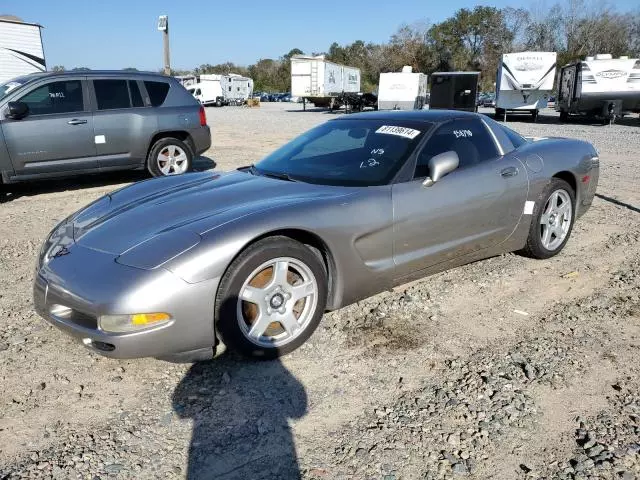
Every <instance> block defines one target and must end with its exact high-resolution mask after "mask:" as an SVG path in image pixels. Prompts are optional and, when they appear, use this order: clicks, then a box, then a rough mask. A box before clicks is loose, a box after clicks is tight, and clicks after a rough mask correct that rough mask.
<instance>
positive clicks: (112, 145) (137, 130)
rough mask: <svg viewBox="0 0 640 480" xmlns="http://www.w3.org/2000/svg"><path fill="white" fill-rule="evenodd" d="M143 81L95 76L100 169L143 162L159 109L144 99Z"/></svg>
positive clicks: (96, 124) (95, 110) (94, 97)
mask: <svg viewBox="0 0 640 480" xmlns="http://www.w3.org/2000/svg"><path fill="white" fill-rule="evenodd" d="M140 84H141V82H139V81H137V80H133V79H126V78H113V77H109V78H92V80H91V85H92V86H93V89H92V92H93V102H94V103H93V104H94V114H93V118H94V132H95V138H96V149H97V154H98V157H97V160H98V166H99V167H100V169H103V170H108V169H111V168H113V169H119V168H122V167H127V166H141V165H143V164H144V162H145V160H146V154H147V148H148V147H149V142H150V140H151V135H152V134H153V132H155V131H157V128H158V119H157V113H156V112H155V111H154V109H153V108H149V106H147V102H145V101H144V100H143V95H142V93H141V92H142V90H141V85H140Z"/></svg>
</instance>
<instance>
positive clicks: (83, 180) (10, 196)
mask: <svg viewBox="0 0 640 480" xmlns="http://www.w3.org/2000/svg"><path fill="white" fill-rule="evenodd" d="M215 166H216V162H215V161H214V160H213V159H212V158H209V157H204V156H199V157H196V158H194V159H193V170H194V171H196V172H200V171H204V170H211V169H213V168H215ZM148 178H151V176H150V175H149V173H148V172H147V171H146V170H124V171H118V172H106V173H91V174H87V175H80V176H74V177H66V178H59V179H58V178H56V179H51V180H37V181H32V182H24V183H13V184H9V185H0V203H5V202H11V201H13V200H16V199H18V198H21V197H33V196H36V195H41V194H45V193H55V192H65V191H73V190H83V189H85V188H96V187H109V186H114V187H115V186H117V185H121V184H126V183H135V182H139V181H141V180H146V179H148Z"/></svg>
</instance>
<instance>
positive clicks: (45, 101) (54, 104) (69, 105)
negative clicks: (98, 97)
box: [20, 80, 84, 115]
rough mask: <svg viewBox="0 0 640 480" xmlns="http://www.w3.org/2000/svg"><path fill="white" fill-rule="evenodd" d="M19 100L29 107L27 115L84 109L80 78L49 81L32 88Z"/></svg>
mask: <svg viewBox="0 0 640 480" xmlns="http://www.w3.org/2000/svg"><path fill="white" fill-rule="evenodd" d="M20 101H21V102H22V103H26V104H27V105H28V107H29V115H50V114H53V113H71V112H82V111H84V97H83V94H82V82H81V81H80V80H67V81H61V82H51V83H47V84H46V85H42V86H41V87H38V88H36V89H35V90H32V91H31V92H29V93H27V94H26V95H25V96H23V97H22V98H21V99H20Z"/></svg>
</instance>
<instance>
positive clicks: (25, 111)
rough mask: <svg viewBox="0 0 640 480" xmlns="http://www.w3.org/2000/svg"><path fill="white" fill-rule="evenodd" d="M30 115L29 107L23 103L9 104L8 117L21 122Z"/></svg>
mask: <svg viewBox="0 0 640 480" xmlns="http://www.w3.org/2000/svg"><path fill="white" fill-rule="evenodd" d="M27 115H29V105H27V104H26V103H23V102H9V105H8V108H7V113H6V117H7V118H12V119H13V120H20V119H21V118H24V117H26V116H27Z"/></svg>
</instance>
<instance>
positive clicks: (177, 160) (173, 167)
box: [147, 137, 193, 177]
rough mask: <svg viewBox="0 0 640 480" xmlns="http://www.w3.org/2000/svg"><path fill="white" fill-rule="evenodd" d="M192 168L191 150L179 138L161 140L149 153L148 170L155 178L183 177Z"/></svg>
mask: <svg viewBox="0 0 640 480" xmlns="http://www.w3.org/2000/svg"><path fill="white" fill-rule="evenodd" d="M192 168H193V153H192V151H191V148H189V146H188V145H187V144H186V143H184V142H183V141H181V140H178V139H177V138H172V137H167V138H161V139H160V140H158V141H157V142H156V143H155V144H154V145H153V147H151V150H150V151H149V157H148V158H147V170H149V173H151V175H153V176H154V177H167V176H173V175H182V174H183V173H187V172H190V171H191V169H192Z"/></svg>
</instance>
